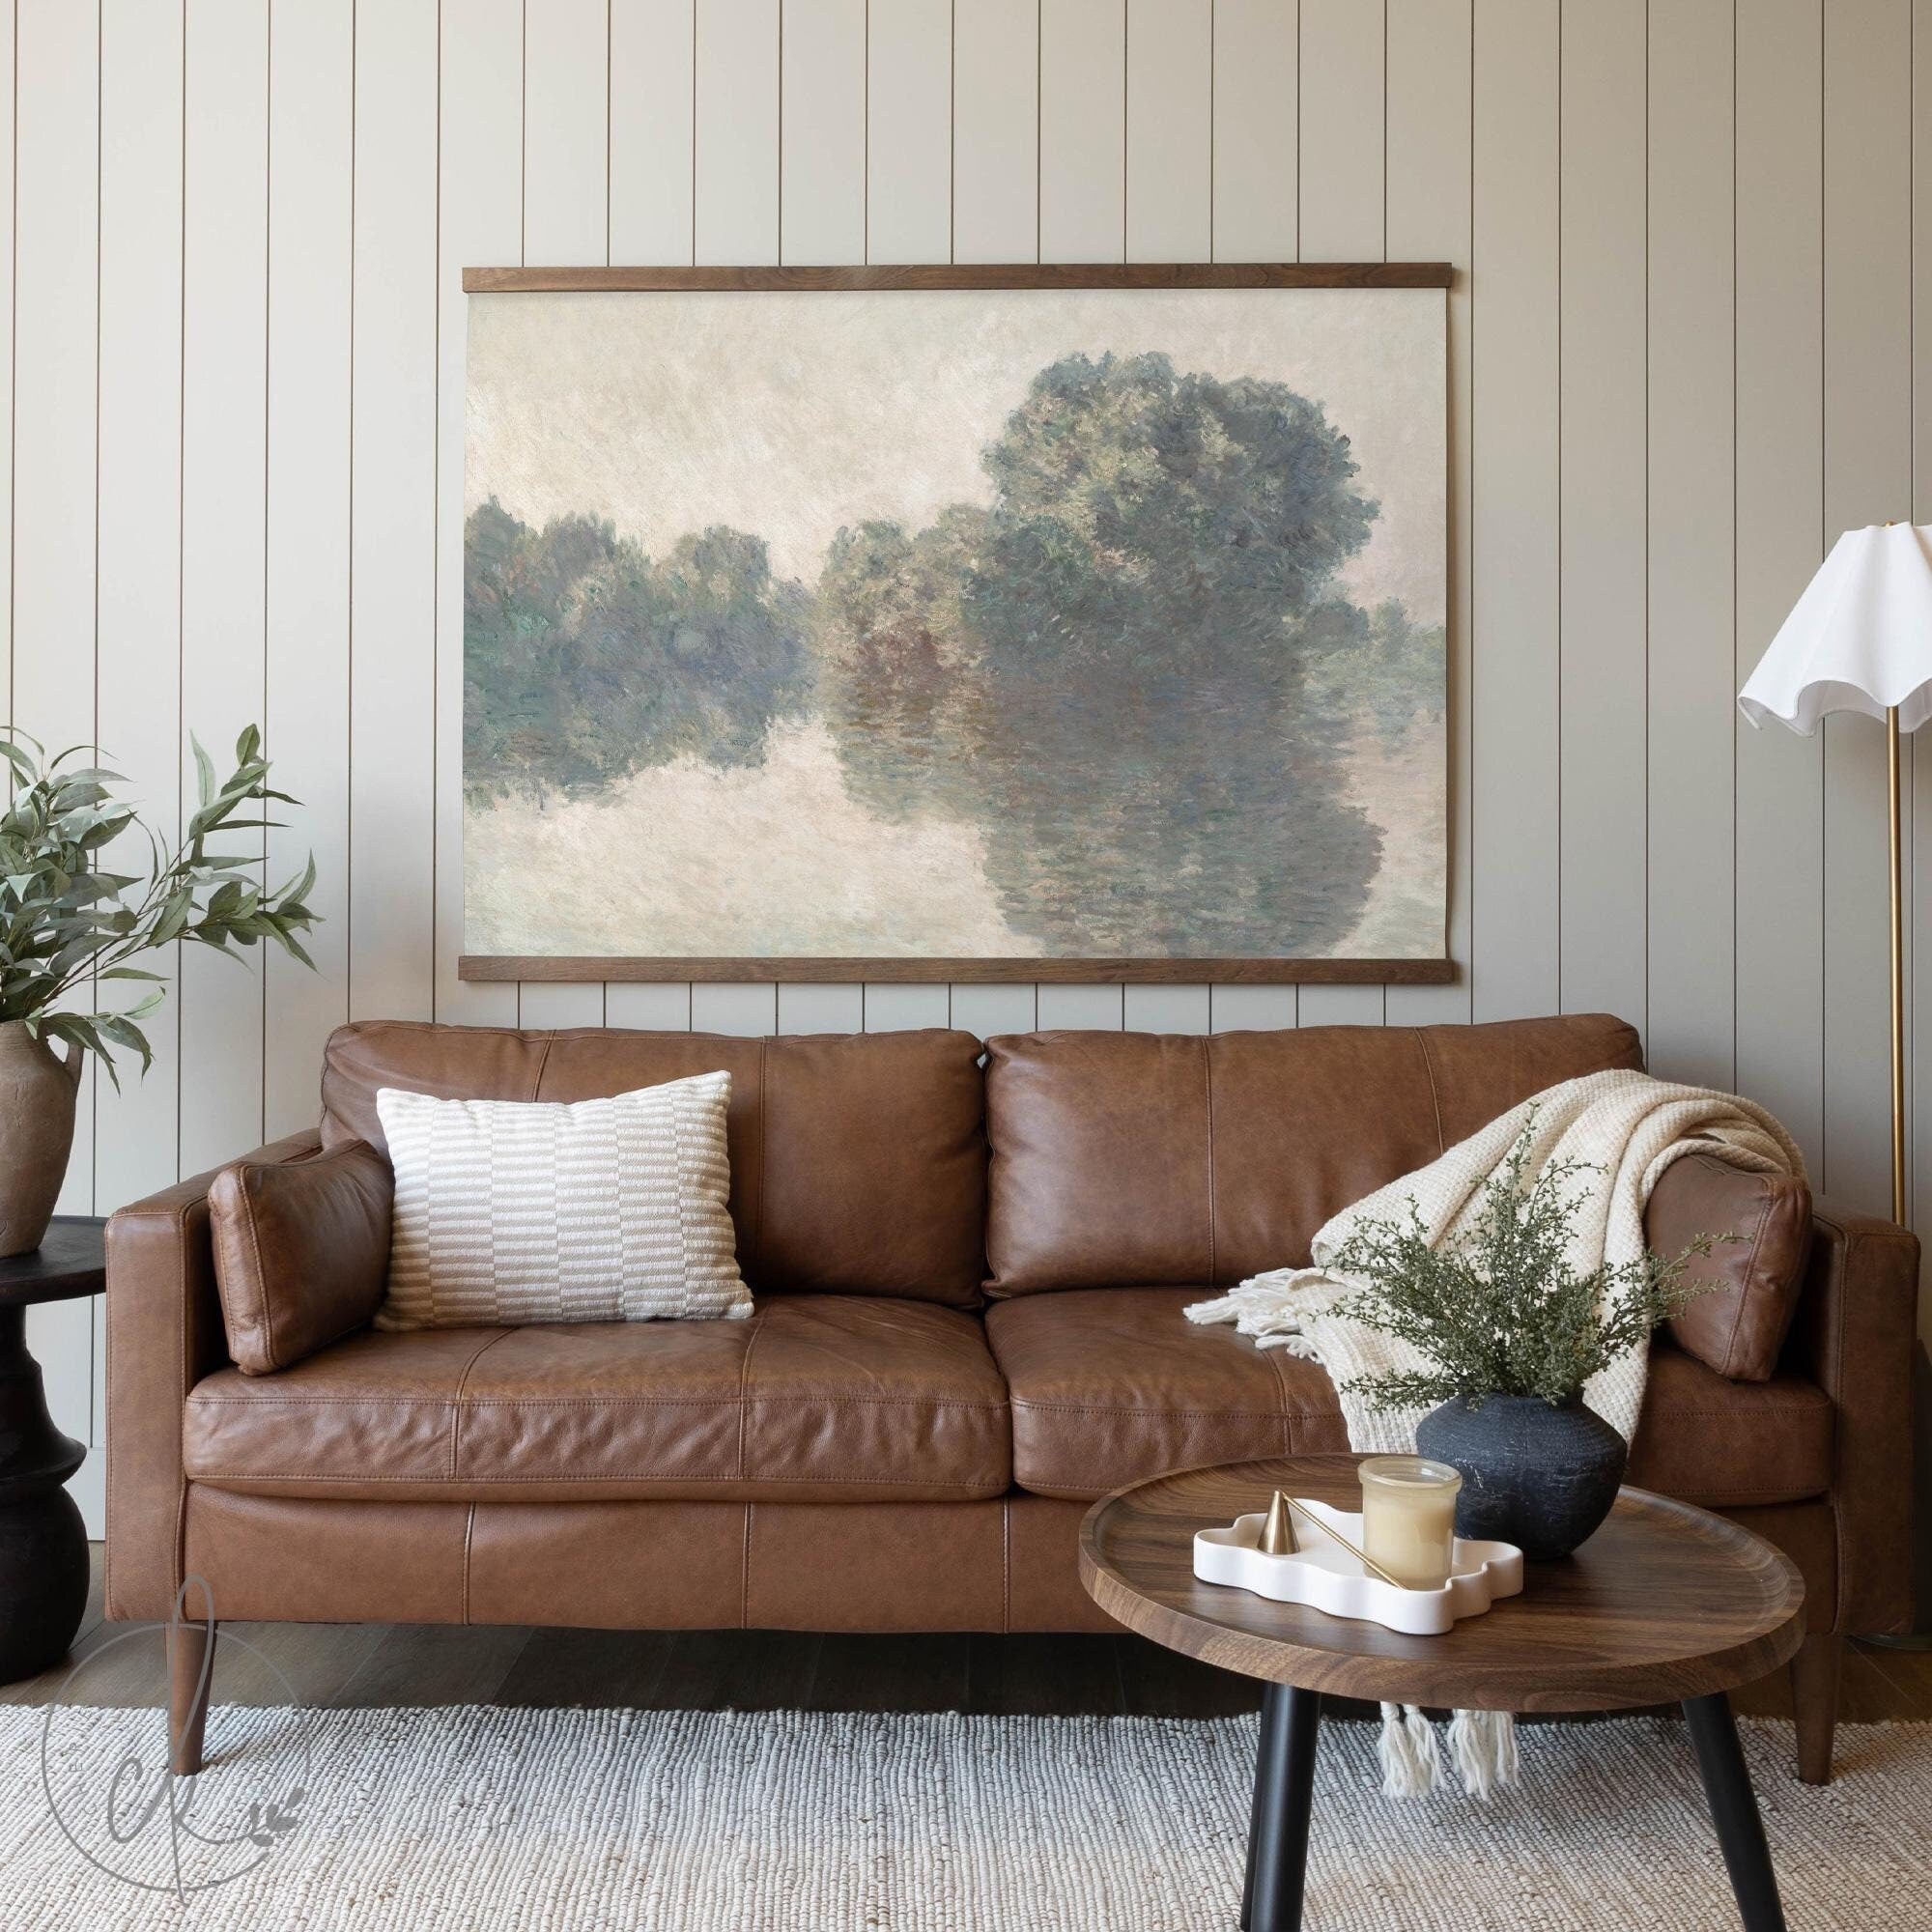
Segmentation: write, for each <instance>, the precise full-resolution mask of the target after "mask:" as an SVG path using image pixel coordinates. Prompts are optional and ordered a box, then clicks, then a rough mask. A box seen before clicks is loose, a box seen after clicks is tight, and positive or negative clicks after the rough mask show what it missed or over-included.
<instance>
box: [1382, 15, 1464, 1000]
mask: <svg viewBox="0 0 1932 1932" xmlns="http://www.w3.org/2000/svg"><path fill="white" fill-rule="evenodd" d="M1470 26H1471V23H1470V0H1389V7H1388V29H1387V33H1388V111H1387V117H1386V124H1385V139H1386V143H1387V155H1388V159H1387V192H1388V213H1387V219H1386V227H1387V233H1386V235H1385V237H1384V246H1385V247H1386V248H1387V250H1388V254H1389V257H1390V259H1391V260H1392V261H1397V262H1449V263H1452V264H1454V265H1455V266H1456V267H1457V269H1458V270H1459V272H1458V274H1457V276H1456V280H1455V284H1454V286H1453V287H1452V288H1451V289H1450V291H1449V538H1448V542H1449V770H1448V774H1447V783H1448V787H1449V956H1450V957H1451V958H1452V959H1456V960H1460V961H1462V962H1463V968H1462V971H1461V973H1460V974H1459V975H1458V977H1457V979H1456V980H1454V981H1453V982H1452V983H1450V984H1449V985H1446V986H1391V987H1389V988H1388V992H1387V996H1386V998H1385V1000H1384V1002H1383V1008H1384V1015H1385V1017H1386V1018H1387V1020H1388V1021H1389V1023H1390V1024H1391V1025H1398V1024H1399V1025H1404V1026H1416V1025H1425V1024H1440V1023H1443V1022H1453V1021H1458V1020H1466V1019H1467V1018H1468V1017H1469V968H1468V965H1467V961H1468V958H1469V815H1470V814H1469V802H1470V781H1469V774H1470V766H1471V758H1470V739H1469V681H1470V660H1471V657H1472V655H1473V650H1474V636H1473V631H1472V628H1471V624H1470V587H1469V586H1470V546H1469V502H1470V464H1471V453H1472V449H1473V441H1474V418H1473V415H1472V412H1471V410H1470V386H1469V365H1470V356H1469V273H1468V261H1469V213H1470V210H1469V167H1470V149H1469V143H1470V109H1471V101H1470V73H1469V52H1470V48H1469V38H1470Z"/></svg>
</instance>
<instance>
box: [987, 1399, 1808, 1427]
mask: <svg viewBox="0 0 1932 1932" xmlns="http://www.w3.org/2000/svg"><path fill="white" fill-rule="evenodd" d="M1013 1406H1014V1407H1015V1408H1023V1409H1026V1410H1027V1411H1028V1412H1029V1413H1037V1414H1042V1415H1133V1416H1174V1417H1182V1418H1196V1417H1201V1416H1206V1417H1208V1418H1209V1419H1210V1420H1219V1419H1221V1418H1226V1419H1227V1420H1228V1421H1230V1422H1274V1421H1278V1420H1280V1419H1281V1418H1282V1417H1284V1416H1287V1417H1288V1418H1289V1419H1291V1420H1293V1421H1295V1422H1313V1421H1315V1420H1317V1419H1318V1418H1321V1417H1331V1416H1333V1415H1335V1414H1336V1413H1337V1411H1336V1410H1335V1409H1332V1408H1293V1409H1279V1408H1132V1407H1118V1406H1108V1405H1106V1404H1103V1403H1082V1402H1022V1401H1015V1402H1014V1404H1013ZM1802 1412H1803V1411H1801V1410H1794V1411H1793V1413H1794V1414H1796V1413H1802Z"/></svg>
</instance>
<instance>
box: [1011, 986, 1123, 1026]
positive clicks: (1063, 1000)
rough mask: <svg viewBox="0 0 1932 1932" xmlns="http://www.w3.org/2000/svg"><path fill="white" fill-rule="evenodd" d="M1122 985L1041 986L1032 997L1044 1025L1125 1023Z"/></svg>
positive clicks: (1041, 1023) (1039, 1022)
mask: <svg viewBox="0 0 1932 1932" xmlns="http://www.w3.org/2000/svg"><path fill="white" fill-rule="evenodd" d="M1125 991H1126V989H1125V988H1124V987H1123V986H1041V987H1039V988H1038V990H1037V996H1036V998H1035V1000H1034V1010H1035V1012H1036V1013H1037V1016H1038V1018H1037V1024H1038V1025H1040V1026H1043V1027H1097V1028H1101V1029H1103V1030H1104V1029H1108V1028H1114V1027H1121V1026H1124V1025H1125V1024H1126V1018H1125V1010H1124V1009H1125V999H1124V995H1125Z"/></svg>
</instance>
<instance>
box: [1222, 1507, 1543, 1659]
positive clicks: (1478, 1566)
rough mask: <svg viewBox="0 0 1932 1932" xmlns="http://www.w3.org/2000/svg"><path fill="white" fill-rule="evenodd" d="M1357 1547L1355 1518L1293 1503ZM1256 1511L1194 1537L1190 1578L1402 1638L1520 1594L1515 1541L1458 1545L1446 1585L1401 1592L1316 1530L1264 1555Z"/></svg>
mask: <svg viewBox="0 0 1932 1932" xmlns="http://www.w3.org/2000/svg"><path fill="white" fill-rule="evenodd" d="M1296 1501H1298V1502H1300V1503H1301V1506H1302V1508H1304V1509H1306V1510H1308V1511H1310V1512H1311V1513H1312V1514H1313V1515H1316V1516H1319V1517H1320V1518H1321V1520H1323V1521H1324V1522H1326V1523H1328V1524H1330V1525H1331V1526H1332V1527H1333V1528H1335V1529H1337V1530H1339V1531H1340V1532H1341V1533H1342V1534H1343V1535H1344V1536H1346V1537H1347V1538H1348V1539H1349V1541H1350V1543H1352V1544H1354V1545H1356V1546H1357V1547H1358V1548H1359V1547H1360V1545H1361V1541H1362V1519H1361V1517H1360V1515H1359V1514H1358V1513H1352V1512H1350V1511H1348V1510H1338V1509H1330V1508H1329V1507H1328V1505H1327V1504H1326V1503H1319V1502H1315V1501H1313V1500H1311V1499H1305V1498H1302V1497H1297V1498H1296ZM1266 1520H1267V1518H1266V1517H1265V1516H1264V1515H1262V1514H1260V1513H1257V1514H1256V1515H1254V1516H1242V1517H1236V1519H1235V1521H1234V1523H1233V1525H1232V1527H1230V1528H1227V1529H1200V1530H1196V1531H1195V1533H1194V1574H1195V1575H1196V1576H1197V1577H1200V1578H1201V1580H1202V1581H1203V1582H1205V1583H1225V1584H1227V1585H1228V1586H1229V1587H1231V1588H1233V1589H1236V1590H1251V1591H1253V1592H1254V1594H1255V1595H1256V1596H1258V1597H1267V1598H1270V1599H1271V1600H1272V1601H1273V1602H1275V1603H1277V1604H1307V1605H1311V1606H1312V1607H1313V1608H1315V1609H1318V1610H1325V1611H1326V1612H1327V1613H1328V1614H1329V1615H1330V1616H1331V1617H1352V1618H1354V1619H1356V1620H1357V1621H1358V1622H1362V1623H1373V1624H1381V1625H1383V1626H1384V1627H1385V1628H1386V1629H1388V1630H1392V1631H1401V1632H1403V1633H1404V1634H1406V1635H1408V1636H1440V1635H1441V1634H1442V1633H1443V1632H1444V1631H1446V1630H1450V1629H1452V1628H1453V1627H1454V1626H1455V1625H1456V1624H1457V1623H1458V1622H1460V1621H1461V1620H1462V1619H1463V1617H1477V1616H1481V1615H1482V1613H1483V1612H1484V1611H1485V1610H1487V1609H1488V1608H1489V1607H1490V1605H1492V1603H1494V1602H1495V1601H1496V1599H1497V1598H1499V1597H1514V1596H1515V1595H1516V1594H1517V1592H1518V1591H1520V1589H1521V1588H1522V1551H1521V1550H1520V1549H1519V1548H1517V1547H1516V1545H1515V1544H1513V1543H1483V1542H1472V1541H1467V1540H1465V1539H1464V1538H1463V1537H1460V1536H1459V1537H1458V1538H1457V1539H1456V1547H1455V1552H1454V1555H1453V1556H1452V1558H1451V1564H1452V1568H1451V1571H1450V1576H1449V1580H1448V1582H1447V1583H1445V1584H1444V1585H1443V1586H1442V1588H1441V1589H1439V1590H1405V1589H1403V1588H1401V1587H1400V1586H1399V1585H1397V1584H1394V1583H1384V1582H1383V1581H1382V1580H1381V1578H1380V1577H1371V1576H1370V1575H1369V1574H1368V1573H1367V1572H1366V1571H1365V1570H1364V1569H1363V1568H1362V1566H1361V1564H1360V1563H1359V1562H1358V1561H1357V1560H1356V1559H1355V1558H1354V1557H1352V1556H1350V1554H1349V1552H1348V1551H1347V1550H1346V1549H1344V1548H1342V1546H1341V1545H1340V1544H1339V1543H1331V1542H1330V1541H1329V1540H1328V1538H1327V1537H1325V1536H1323V1535H1322V1534H1321V1531H1320V1530H1316V1529H1310V1528H1309V1527H1308V1526H1307V1525H1306V1524H1305V1523H1304V1524H1302V1525H1301V1526H1300V1536H1301V1544H1302V1547H1301V1548H1299V1549H1298V1550H1296V1551H1294V1552H1293V1554H1292V1555H1288V1556H1270V1555H1268V1554H1267V1553H1266V1552H1265V1551H1264V1549H1263V1548H1261V1539H1262V1525H1263V1524H1264V1522H1266Z"/></svg>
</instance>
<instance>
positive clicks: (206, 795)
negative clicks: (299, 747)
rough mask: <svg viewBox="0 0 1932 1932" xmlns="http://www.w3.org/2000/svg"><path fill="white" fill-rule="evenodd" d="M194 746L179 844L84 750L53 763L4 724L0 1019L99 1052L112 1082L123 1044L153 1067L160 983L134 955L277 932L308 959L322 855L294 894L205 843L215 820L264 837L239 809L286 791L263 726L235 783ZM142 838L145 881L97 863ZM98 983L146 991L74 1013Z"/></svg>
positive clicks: (251, 863)
mask: <svg viewBox="0 0 1932 1932" xmlns="http://www.w3.org/2000/svg"><path fill="white" fill-rule="evenodd" d="M190 742H191V744H192V745H193V749H194V757H195V766H196V772H197V784H198V790H199V795H200V798H201V810H199V811H198V812H196V813H195V815H194V817H193V818H192V819H190V821H189V825H188V828H187V832H186V835H185V838H184V839H183V841H182V843H181V844H180V845H178V846H175V847H173V848H172V849H171V848H169V847H168V846H166V845H164V844H163V842H162V840H161V839H160V838H159V837H158V836H157V835H156V832H155V830H154V828H153V827H152V826H149V825H147V824H146V823H144V822H143V821H142V820H141V818H140V817H139V815H138V813H137V812H136V811H135V810H133V809H132V808H131V807H129V806H127V805H125V804H122V803H120V802H119V801H117V800H116V798H115V797H114V795H113V792H112V790H111V787H112V786H113V785H115V784H121V783H125V782H126V781H125V780H123V779H122V778H121V777H120V775H119V774H118V773H116V772H113V771H111V770H110V769H108V768H107V767H106V766H104V765H78V764H75V763H74V762H73V760H75V759H76V758H77V757H78V756H79V755H80V754H81V753H84V752H86V751H87V749H88V748H87V747H84V746H82V747H75V748H73V749H72V750H71V751H69V752H64V753H61V754H60V756H59V757H58V758H55V759H52V760H44V759H43V756H42V755H41V747H40V746H39V744H38V743H37V741H35V740H33V739H31V738H28V737H27V736H26V734H25V733H23V732H17V731H5V732H0V756H4V757H5V758H6V760H7V766H8V770H9V771H10V773H11V774H12V776H13V777H14V780H15V781H16V783H15V788H14V792H13V794H12V796H11V797H10V798H9V799H8V800H7V801H6V810H5V811H4V813H0V1021H4V1020H20V1021H23V1022H24V1023H25V1024H26V1025H27V1027H28V1028H29V1030H30V1031H32V1032H34V1033H35V1034H36V1035H37V1036H39V1035H40V1034H44V1035H45V1036H47V1037H50V1038H54V1039H58V1040H62V1041H65V1042H66V1043H68V1044H69V1045H71V1046H73V1047H76V1048H78V1049H80V1050H82V1051H85V1052H88V1053H93V1054H97V1055H99V1057H100V1059H101V1060H102V1062H103V1063H104V1064H105V1065H106V1066H107V1068H108V1073H109V1077H110V1078H112V1079H115V1081H116V1083H117V1085H118V1082H119V1076H118V1074H116V1072H115V1068H114V1053H115V1051H116V1050H117V1049H118V1050H121V1051H126V1052H132V1053H136V1054H138V1055H139V1056H140V1058H141V1063H142V1066H143V1068H144V1070H145V1068H146V1066H147V1065H148V1064H149V1061H150V1058H151V1054H150V1048H149V1043H148V1040H147V1037H146V1036H145V1034H144V1033H143V1032H142V1030H141V1028H140V1026H139V1024H138V1021H139V1020H140V1019H141V1018H142V1016H144V1015H145V1014H147V1013H150V1012H152V1011H154V1010H155V1009H156V1007H157V1006H158V1005H159V1004H160V1002H161V1000H162V998H163V997H164V993H163V988H164V986H165V984H166V980H165V977H164V976H163V975H162V974H159V973H156V972H153V971H150V970H149V969H148V968H146V967H143V966H137V965H134V964H131V963H130V961H131V960H132V959H134V958H135V957H137V956H138V955H139V954H141V953H143V952H150V951H153V950H156V949H157V948H162V947H167V946H171V945H174V944H176V943H178V942H183V941H185V942H187V943H190V944H198V945H205V946H208V947H211V948H213V950H214V951H216V952H228V953H230V955H231V956H235V949H238V948H242V947H249V946H253V945H255V944H257V943H258V942H260V941H262V940H265V939H272V940H273V941H275V942H276V943H277V944H279V945H281V946H283V947H284V948H285V949H287V950H288V951H289V952H291V953H292V954H293V956H294V957H296V958H297V959H298V960H300V961H302V962H303V963H304V964H312V963H313V962H312V961H310V960H309V957H308V954H307V953H306V952H305V951H304V950H303V949H302V948H301V946H300V944H299V943H298V940H297V939H296V938H295V936H294V935H295V934H296V933H297V932H302V931H307V930H308V929H309V928H310V927H311V926H313V925H314V924H315V923H316V916H315V914H314V913H313V912H312V911H311V909H310V908H309V907H308V905H307V904H306V903H305V902H304V900H303V898H302V896H301V895H302V894H305V893H306V892H307V891H308V890H309V889H310V887H311V886H312V885H313V883H314V879H315V866H314V860H313V858H312V857H311V859H310V860H309V862H308V865H307V867H306V868H305V870H304V872H303V874H302V876H301V878H300V880H299V881H298V890H285V891H284V892H283V893H281V894H276V895H270V894H268V893H267V892H266V890H265V888H264V885H263V883H262V881H261V878H260V875H259V871H260V867H261V863H262V861H261V857H260V854H259V852H258V853H257V854H255V855H253V856H249V855H243V854H237V855H228V854H221V855H212V854H209V853H208V852H206V851H205V850H204V848H203V840H204V839H205V838H206V837H207V836H208V834H209V833H210V832H211V831H213V830H214V829H216V828H220V829H222V830H226V831H233V832H237V833H251V834H255V835H258V836H259V834H260V833H262V832H263V831H264V830H266V829H267V828H268V826H269V824H270V822H271V821H269V820H266V819H265V818H263V817H262V816H261V815H259V810H258V812H257V813H256V814H255V815H251V816H249V817H245V818H239V817H237V816H236V814H237V813H238V812H239V811H241V810H242V809H243V808H244V807H245V806H247V805H250V804H254V805H256V806H257V807H259V805H260V803H261V802H262V801H264V800H267V799H270V798H276V797H282V796H284V794H280V793H276V792H272V791H271V790H270V787H269V784H268V775H269V765H268V761H267V760H266V759H265V758H263V757H262V756H261V755H260V751H261V733H260V732H259V730H258V729H256V728H255V727H254V726H252V725H251V726H249V727H248V728H247V729H245V730H244V731H243V732H242V733H241V738H240V739H239V740H238V742H237V745H236V752H237V761H236V769H235V770H234V771H233V772H232V773H230V774H229V775H228V776H227V778H226V779H223V778H221V777H220V776H219V775H218V774H217V773H216V771H215V768H214V765H213V760H212V759H211V758H210V757H209V755H208V753H207V752H206V751H205V750H204V749H203V747H202V745H201V743H200V741H199V740H198V739H192V738H191V739H190ZM135 833H138V834H139V835H140V838H142V839H144V840H145V841H146V844H147V847H148V856H149V862H150V864H149V871H148V873H147V876H146V877H145V878H143V877H142V876H140V875H138V874H135V873H131V872H114V871H108V870H107V869H105V868H104V867H99V865H97V863H96V861H97V856H98V855H99V853H100V852H101V851H102V850H104V849H105V848H106V847H107V846H109V845H111V844H114V843H115V841H116V840H118V839H120V838H122V837H123V835H129V836H131V835H133V834H135ZM90 979H93V980H100V981H105V980H131V981H134V982H137V983H141V984H144V985H145V986H146V988H147V990H146V991H145V992H144V993H143V994H142V996H141V997H140V998H139V999H138V1000H137V1001H136V1003H135V1004H134V1005H132V1006H130V1007H128V1009H125V1010H123V1011H121V1012H101V1013H86V1012H76V1011H73V1010H71V1008H70V1007H69V1006H68V1004H67V1001H68V997H69V995H70V994H71V992H72V990H73V989H74V988H76V987H77V986H80V985H82V984H84V983H85V982H86V981H88V980H90Z"/></svg>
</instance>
